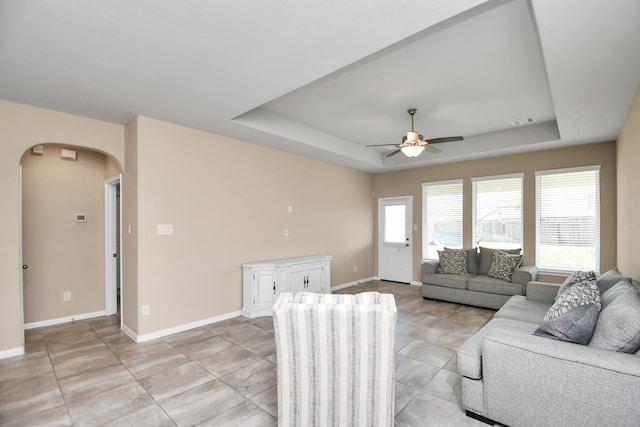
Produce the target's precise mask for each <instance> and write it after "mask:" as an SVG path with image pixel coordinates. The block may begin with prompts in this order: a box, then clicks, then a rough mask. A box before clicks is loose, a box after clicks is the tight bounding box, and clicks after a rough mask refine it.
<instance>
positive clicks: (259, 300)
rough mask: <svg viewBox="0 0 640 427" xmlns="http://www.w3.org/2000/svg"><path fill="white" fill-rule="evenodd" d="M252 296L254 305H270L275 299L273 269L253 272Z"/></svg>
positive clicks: (274, 275)
mask: <svg viewBox="0 0 640 427" xmlns="http://www.w3.org/2000/svg"><path fill="white" fill-rule="evenodd" d="M254 276H255V279H254V288H253V291H254V293H253V297H254V299H255V302H254V306H255V307H261V306H271V305H273V302H274V299H275V292H274V286H275V281H276V274H275V272H274V271H256V272H255V273H254Z"/></svg>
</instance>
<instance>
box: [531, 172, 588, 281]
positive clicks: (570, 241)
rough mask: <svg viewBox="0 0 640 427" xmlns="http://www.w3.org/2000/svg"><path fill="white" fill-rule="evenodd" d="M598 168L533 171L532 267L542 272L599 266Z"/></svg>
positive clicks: (586, 268)
mask: <svg viewBox="0 0 640 427" xmlns="http://www.w3.org/2000/svg"><path fill="white" fill-rule="evenodd" d="M599 261H600V166H588V167H582V168H571V169H561V170H549V171H538V172H536V264H537V266H538V268H540V269H542V270H545V271H559V272H563V271H571V270H594V271H596V272H597V271H598V270H599V267H600V265H599V264H600V263H599Z"/></svg>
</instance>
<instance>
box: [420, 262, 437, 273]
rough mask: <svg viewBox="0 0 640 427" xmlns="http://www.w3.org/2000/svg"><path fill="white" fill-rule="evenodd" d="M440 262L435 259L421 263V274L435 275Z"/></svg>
mask: <svg viewBox="0 0 640 427" xmlns="http://www.w3.org/2000/svg"><path fill="white" fill-rule="evenodd" d="M439 266H440V261H439V260H437V259H428V260H426V261H424V262H423V263H422V274H435V273H437V272H438V267H439Z"/></svg>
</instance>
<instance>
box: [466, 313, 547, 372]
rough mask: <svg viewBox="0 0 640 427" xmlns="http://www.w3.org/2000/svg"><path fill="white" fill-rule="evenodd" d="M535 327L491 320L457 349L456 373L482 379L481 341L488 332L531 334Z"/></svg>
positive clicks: (528, 324) (529, 324) (506, 320)
mask: <svg viewBox="0 0 640 427" xmlns="http://www.w3.org/2000/svg"><path fill="white" fill-rule="evenodd" d="M536 326H537V325H536V324H534V323H528V322H520V321H517V320H511V319H495V318H494V319H491V320H490V321H489V322H488V323H487V324H486V325H484V326H483V327H482V328H481V329H480V330H479V331H478V332H476V333H475V334H473V335H472V336H471V337H469V339H467V340H466V341H465V342H464V344H462V345H461V346H460V347H458V350H457V352H456V363H457V367H458V373H459V374H460V375H463V376H465V377H467V378H472V379H480V378H482V341H483V339H484V337H485V335H486V334H487V333H488V332H489V331H491V330H494V329H508V330H512V331H518V332H524V333H526V334H531V333H532V332H533V331H534V330H535V329H536Z"/></svg>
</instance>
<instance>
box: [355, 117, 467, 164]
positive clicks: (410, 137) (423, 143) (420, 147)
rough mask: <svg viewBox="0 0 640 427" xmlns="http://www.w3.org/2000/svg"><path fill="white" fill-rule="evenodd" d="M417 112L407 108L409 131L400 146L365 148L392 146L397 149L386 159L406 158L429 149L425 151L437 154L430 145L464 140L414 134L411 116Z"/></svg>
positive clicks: (382, 145) (381, 145) (434, 148)
mask: <svg viewBox="0 0 640 427" xmlns="http://www.w3.org/2000/svg"><path fill="white" fill-rule="evenodd" d="M416 111H418V109H417V108H409V109H408V110H407V113H409V115H410V116H411V131H410V132H407V134H406V135H405V136H403V137H402V142H401V143H400V144H377V145H367V147H385V146H394V147H396V148H397V149H396V150H394V151H392V152H391V153H389V154H387V156H386V157H391V156H395V155H396V154H398V153H399V152H401V151H402V153H403V154H404V155H405V156H407V157H418V156H419V155H420V154H421V153H422V152H423V151H424V150H425V148H427V147H429V149H428V150H427V151H429V152H431V153H434V154H438V153H439V152H440V150H439V149H437V148H436V147H433V146H432V145H431V144H437V143H441V142H453V141H462V140H463V139H464V138H463V137H461V136H448V137H445V138H434V139H424V136H422V135H420V134H419V133H418V132H414V130H413V116H414V115H415V114H416Z"/></svg>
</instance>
